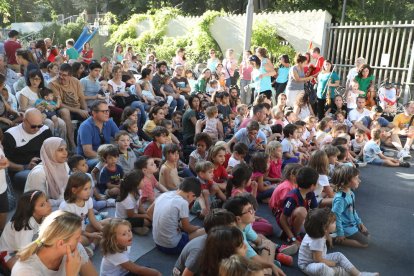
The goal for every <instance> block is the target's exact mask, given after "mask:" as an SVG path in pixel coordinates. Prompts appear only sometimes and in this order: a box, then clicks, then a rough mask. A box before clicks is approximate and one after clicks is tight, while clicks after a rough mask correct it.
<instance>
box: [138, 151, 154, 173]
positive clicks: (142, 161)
mask: <svg viewBox="0 0 414 276" xmlns="http://www.w3.org/2000/svg"><path fill="white" fill-rule="evenodd" d="M151 158H152V157H149V156H147V155H142V156H139V157H138V158H137V161H135V163H134V168H135V169H137V170H142V169H145V168H146V167H147V164H148V160H149V159H151Z"/></svg>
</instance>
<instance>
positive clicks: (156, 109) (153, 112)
mask: <svg viewBox="0 0 414 276" xmlns="http://www.w3.org/2000/svg"><path fill="white" fill-rule="evenodd" d="M160 110H164V109H163V108H162V106H158V105H156V106H154V107H153V108H151V110H150V112H149V114H148V118H149V119H150V120H154V115H155V114H157V113H158V111H160Z"/></svg>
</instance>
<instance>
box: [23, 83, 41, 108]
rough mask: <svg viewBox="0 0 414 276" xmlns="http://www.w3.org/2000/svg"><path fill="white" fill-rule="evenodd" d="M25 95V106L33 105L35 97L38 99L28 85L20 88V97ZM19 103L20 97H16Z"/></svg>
mask: <svg viewBox="0 0 414 276" xmlns="http://www.w3.org/2000/svg"><path fill="white" fill-rule="evenodd" d="M21 96H25V97H26V98H27V99H28V103H27V106H28V107H35V102H36V100H37V99H39V96H38V95H37V93H36V92H33V91H32V90H31V89H30V88H29V86H25V87H24V88H23V89H22V90H20V97H21ZM18 101H19V103H20V102H21V100H20V99H18Z"/></svg>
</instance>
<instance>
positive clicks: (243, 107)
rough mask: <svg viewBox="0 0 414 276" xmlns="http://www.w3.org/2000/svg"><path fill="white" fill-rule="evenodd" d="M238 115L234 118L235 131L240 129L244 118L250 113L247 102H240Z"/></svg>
mask: <svg viewBox="0 0 414 276" xmlns="http://www.w3.org/2000/svg"><path fill="white" fill-rule="evenodd" d="M236 109H237V115H236V117H235V118H234V133H236V132H237V131H238V130H239V127H240V124H241V123H242V122H243V120H244V119H245V118H246V117H247V115H248V113H249V109H248V107H247V105H246V104H239V105H237V108H236Z"/></svg>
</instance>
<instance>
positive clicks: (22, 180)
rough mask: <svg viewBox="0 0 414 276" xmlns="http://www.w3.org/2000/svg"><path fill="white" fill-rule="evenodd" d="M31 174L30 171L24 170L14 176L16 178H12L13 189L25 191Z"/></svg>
mask: <svg viewBox="0 0 414 276" xmlns="http://www.w3.org/2000/svg"><path fill="white" fill-rule="evenodd" d="M29 173H30V170H23V171H20V172H17V173H16V174H14V176H13V177H12V182H13V188H14V189H16V190H18V191H23V190H24V186H25V185H26V180H27V176H28V175H29Z"/></svg>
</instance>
